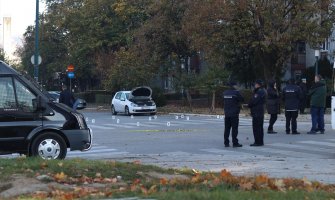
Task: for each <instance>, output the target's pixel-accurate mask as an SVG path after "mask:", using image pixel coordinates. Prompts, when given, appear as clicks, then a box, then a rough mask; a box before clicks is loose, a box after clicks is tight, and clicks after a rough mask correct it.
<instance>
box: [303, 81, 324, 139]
mask: <svg viewBox="0 0 335 200" xmlns="http://www.w3.org/2000/svg"><path fill="white" fill-rule="evenodd" d="M314 81H315V83H314V85H313V86H312V87H311V89H310V91H309V93H308V95H310V96H311V103H310V105H311V116H312V129H311V131H309V132H307V133H308V134H316V133H317V132H318V131H320V133H321V134H323V133H324V132H325V122H324V114H325V107H326V95H327V88H326V83H325V81H324V80H323V79H322V77H321V76H320V75H316V76H315V78H314Z"/></svg>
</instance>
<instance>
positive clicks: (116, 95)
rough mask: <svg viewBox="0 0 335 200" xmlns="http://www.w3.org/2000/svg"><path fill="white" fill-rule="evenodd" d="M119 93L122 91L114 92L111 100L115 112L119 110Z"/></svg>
mask: <svg viewBox="0 0 335 200" xmlns="http://www.w3.org/2000/svg"><path fill="white" fill-rule="evenodd" d="M121 94H122V92H118V93H116V94H115V97H114V100H113V105H114V109H115V111H116V112H120V108H121V106H120V98H121Z"/></svg>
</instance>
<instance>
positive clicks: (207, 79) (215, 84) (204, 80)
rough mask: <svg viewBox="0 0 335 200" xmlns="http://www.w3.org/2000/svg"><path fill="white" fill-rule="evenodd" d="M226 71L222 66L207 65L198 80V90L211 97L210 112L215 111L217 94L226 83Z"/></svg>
mask: <svg viewBox="0 0 335 200" xmlns="http://www.w3.org/2000/svg"><path fill="white" fill-rule="evenodd" d="M228 77H229V76H228V71H227V70H225V69H224V67H223V66H217V65H209V67H208V69H207V71H206V72H204V73H203V74H201V75H200V77H199V78H198V81H197V83H198V88H199V89H201V90H204V91H207V92H208V93H210V94H211V95H212V103H211V107H210V111H212V112H213V111H215V105H216V96H217V92H218V91H220V90H222V89H223V88H224V86H225V84H226V83H227V82H228Z"/></svg>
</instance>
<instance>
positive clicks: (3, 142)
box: [0, 76, 41, 152]
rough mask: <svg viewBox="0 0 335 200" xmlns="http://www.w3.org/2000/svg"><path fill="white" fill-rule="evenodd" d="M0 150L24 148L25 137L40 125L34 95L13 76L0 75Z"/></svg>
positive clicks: (19, 149) (20, 149)
mask: <svg viewBox="0 0 335 200" xmlns="http://www.w3.org/2000/svg"><path fill="white" fill-rule="evenodd" d="M0 93H1V95H2V97H1V98H0V152H7V151H9V152H11V151H15V152H18V151H22V150H23V151H24V150H26V140H25V139H26V137H27V135H28V134H29V133H30V132H31V131H32V129H34V128H36V127H37V126H40V125H41V121H40V120H39V115H37V114H36V113H35V112H34V101H35V102H36V95H35V94H34V93H32V92H31V91H30V90H29V89H28V88H27V87H26V86H25V85H24V84H23V83H22V82H20V81H19V80H18V79H17V78H16V77H13V76H0Z"/></svg>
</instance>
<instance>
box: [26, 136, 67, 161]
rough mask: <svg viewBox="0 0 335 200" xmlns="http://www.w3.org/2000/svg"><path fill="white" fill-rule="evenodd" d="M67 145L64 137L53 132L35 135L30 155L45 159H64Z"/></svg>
mask: <svg viewBox="0 0 335 200" xmlns="http://www.w3.org/2000/svg"><path fill="white" fill-rule="evenodd" d="M66 153H67V146H66V143H65V141H64V139H63V138H62V137H61V136H60V135H58V134H57V133H54V132H47V133H43V134H41V135H39V136H37V137H36V138H35V139H34V140H33V142H32V145H31V153H30V155H31V156H39V157H41V158H43V159H45V160H52V159H64V158H65V156H66Z"/></svg>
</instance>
